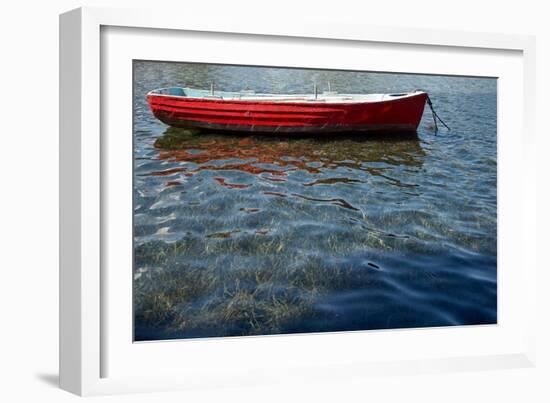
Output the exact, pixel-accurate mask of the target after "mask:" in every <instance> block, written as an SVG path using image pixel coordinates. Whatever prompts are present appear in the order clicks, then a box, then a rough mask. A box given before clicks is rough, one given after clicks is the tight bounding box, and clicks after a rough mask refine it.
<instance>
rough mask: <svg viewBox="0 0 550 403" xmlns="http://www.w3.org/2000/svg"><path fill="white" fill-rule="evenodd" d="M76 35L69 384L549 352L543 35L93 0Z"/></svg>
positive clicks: (69, 23)
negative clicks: (535, 155)
mask: <svg viewBox="0 0 550 403" xmlns="http://www.w3.org/2000/svg"><path fill="white" fill-rule="evenodd" d="M60 35H61V38H60V43H61V58H60V67H61V73H60V80H61V89H60V95H61V104H60V109H61V120H60V125H61V141H60V154H61V164H60V170H61V172H60V178H61V193H60V199H61V223H60V228H61V231H60V232H61V265H60V292H61V295H60V318H61V325H60V349H61V357H60V380H61V385H62V387H63V388H65V389H67V390H70V391H72V392H74V393H78V394H105V393H121V392H136V391H154V390H165V389H177V388H190V387H210V386H214V385H247V384H256V383H262V382H271V381H273V380H275V379H276V380H279V381H281V380H282V381H288V380H290V379H292V377H294V376H296V375H297V374H300V377H302V378H303V377H306V378H311V379H322V378H323V377H326V378H327V379H328V378H330V379H333V378H334V377H335V376H336V377H345V376H347V374H351V373H353V374H355V376H358V375H359V376H367V375H368V374H369V373H371V372H376V373H381V372H382V373H388V374H395V373H416V372H418V371H434V372H435V371H442V370H457V369H460V370H468V369H479V368H502V367H519V366H529V365H532V362H533V355H534V347H533V343H532V338H533V337H534V334H533V322H532V320H531V318H530V316H529V314H528V313H529V312H533V309H532V306H533V304H534V283H533V281H534V277H535V276H533V275H531V274H532V273H533V272H534V271H535V270H536V266H535V263H534V261H533V260H532V259H533V258H531V257H530V256H532V255H533V254H530V253H529V248H532V247H533V246H531V245H530V244H529V243H528V242H526V241H525V240H526V239H527V238H526V237H525V235H526V234H527V233H529V231H530V228H532V227H533V226H534V216H533V215H532V214H530V212H529V209H528V206H529V205H530V203H531V198H532V196H533V192H534V189H533V187H534V185H533V184H532V183H531V182H529V181H528V180H526V178H527V177H528V174H529V172H530V170H534V168H533V165H532V161H530V159H529V155H530V152H531V147H532V142H530V140H529V139H530V138H531V137H530V136H531V126H530V125H531V122H532V118H533V117H532V113H533V112H532V108H531V107H530V104H531V102H533V101H532V95H533V89H534V83H535V81H534V72H533V70H534V63H533V57H534V55H533V52H534V44H533V39H532V38H530V37H523V36H508V35H497V34H473V33H461V32H445V31H442V32H438V33H437V35H434V33H433V32H430V31H422V30H411V29H404V28H399V29H392V30H389V29H388V30H387V29H381V28H369V27H364V26H361V27H356V26H343V25H337V24H336V25H334V26H331V27H327V26H326V25H323V24H316V23H315V22H311V23H308V24H296V25H294V26H293V25H292V24H289V25H285V26H284V27H281V26H278V25H276V24H270V23H267V24H266V23H265V21H264V22H262V23H261V24H260V23H254V22H250V21H249V22H242V21H229V22H228V21H221V20H220V21H218V20H215V19H214V20H212V19H209V18H196V19H193V20H192V21H185V23H183V22H180V20H179V19H178V18H175V17H170V16H169V15H167V14H165V13H155V12H150V11H138V10H133V11H128V10H124V11H117V10H106V9H87V8H86V9H78V10H74V11H71V12H69V13H66V14H63V15H62V16H61V33H60ZM518 160H519V161H520V162H518ZM518 163H521V166H522V170H521V171H520V170H517V169H515V166H517V164H518ZM304 373H306V374H304Z"/></svg>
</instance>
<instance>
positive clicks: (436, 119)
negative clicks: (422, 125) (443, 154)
mask: <svg viewBox="0 0 550 403" xmlns="http://www.w3.org/2000/svg"><path fill="white" fill-rule="evenodd" d="M426 96H427V100H428V106H429V107H430V109H431V110H432V118H433V120H434V125H435V133H436V134H437V132H438V130H439V128H438V127H437V121H438V120H439V121H440V122H441V123H443V126H445V127H446V128H447V130H451V128H450V127H449V126H447V123H445V122H444V121H443V119H441V118H440V117H439V115H438V114H437V112H436V111H435V109H434V106H433V103H432V100H431V99H430V96H429V95H428V94H426Z"/></svg>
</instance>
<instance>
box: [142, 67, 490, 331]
mask: <svg viewBox="0 0 550 403" xmlns="http://www.w3.org/2000/svg"><path fill="white" fill-rule="evenodd" d="M212 81H215V82H216V87H217V88H218V89H220V90H228V91H238V90H241V89H244V88H250V89H254V90H256V91H257V92H272V93H303V92H311V89H312V87H313V83H314V82H316V83H317V84H318V85H320V86H321V83H325V82H327V81H331V83H332V89H333V90H337V91H339V92H347V93H354V92H355V93H361V92H401V91H407V90H412V89H416V88H422V89H424V90H427V91H428V92H429V94H430V97H431V98H432V100H433V101H434V104H435V106H436V108H437V111H438V113H439V114H440V116H441V117H442V118H443V119H444V120H445V121H446V122H447V123H448V124H449V125H450V126H451V127H452V131H451V132H446V131H445V130H443V131H440V132H439V134H438V135H437V136H436V135H434V131H433V124H432V120H431V114H430V113H429V109H428V110H426V111H425V113H424V117H423V119H422V122H421V124H420V127H419V130H418V135H417V136H408V137H403V136H398V135H395V136H385V137H380V136H378V137H372V136H368V137H367V136H364V135H355V136H346V137H342V136H336V137H334V136H332V137H326V136H325V137H302V138H292V137H262V136H236V135H227V134H216V133H208V134H207V133H192V132H189V131H186V130H182V129H174V128H170V127H167V126H165V125H164V124H162V123H161V122H160V121H158V120H156V119H155V118H154V117H153V115H152V113H151V112H150V110H149V108H148V105H147V102H146V99H145V94H146V93H147V91H149V90H151V89H155V88H159V87H166V86H176V85H180V86H189V87H196V88H209V87H210V82H212ZM496 161H497V160H496V80H495V79H481V78H464V77H439V76H420V75H397V74H375V73H362V72H333V71H314V70H293V69H275V68H246V67H236V66H214V65H199V64H175V63H152V62H136V63H135V65H134V166H135V176H134V209H135V210H134V310H135V321H134V325H135V339H136V340H159V339H171V338H189V337H211V336H237V335H251V334H274V333H294V332H322V331H342V330H367V329H387V328H404V327H424V326H449V325H473V324H491V323H496V317H497V309H496V305H497V297H496V291H497V285H496V261H497V259H496V243H497V237H496V227H497V220H496V202H497V201H496V180H497V165H496V164H497V163H496Z"/></svg>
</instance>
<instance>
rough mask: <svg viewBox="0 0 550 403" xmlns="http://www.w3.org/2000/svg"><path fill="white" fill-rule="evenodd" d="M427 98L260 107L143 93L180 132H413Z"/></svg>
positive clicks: (422, 95)
mask: <svg viewBox="0 0 550 403" xmlns="http://www.w3.org/2000/svg"><path fill="white" fill-rule="evenodd" d="M426 98H427V94H426V93H424V92H419V93H415V94H412V95H410V96H407V97H403V98H397V99H388V100H383V101H378V102H354V103H352V102H347V103H346V102H342V103H328V102H315V101H308V102H266V101H241V100H221V99H205V98H187V97H180V96H169V95H160V94H149V95H148V96H147V101H148V103H149V106H150V108H151V111H152V112H153V114H154V115H155V117H156V118H157V119H159V120H160V121H162V122H163V123H165V124H167V125H170V126H174V127H182V128H197V129H208V130H218V131H232V132H251V133H285V134H291V133H302V134H303V133H335V132H338V133H341V132H348V133H349V132H396V131H397V132H414V131H416V129H417V128H418V125H419V123H420V120H421V119H422V114H423V112H424V106H425V103H426Z"/></svg>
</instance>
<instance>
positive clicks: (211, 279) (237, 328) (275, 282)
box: [135, 235, 380, 336]
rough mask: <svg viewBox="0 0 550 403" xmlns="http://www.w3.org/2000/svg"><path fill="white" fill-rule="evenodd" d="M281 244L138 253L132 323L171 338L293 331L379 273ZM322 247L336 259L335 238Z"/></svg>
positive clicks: (211, 244)
mask: <svg viewBox="0 0 550 403" xmlns="http://www.w3.org/2000/svg"><path fill="white" fill-rule="evenodd" d="M243 238H244V239H243ZM222 239H223V240H222ZM287 242H288V240H287V241H285V240H284V239H279V238H272V239H268V238H265V237H261V236H258V235H245V236H241V237H238V236H236V237H231V236H228V237H220V238H219V240H216V241H210V240H203V241H201V240H199V239H198V238H188V239H185V240H181V241H178V242H175V243H173V244H168V243H163V242H154V243H151V244H145V245H142V246H140V247H138V248H137V249H136V258H137V260H139V261H140V262H141V263H148V266H145V267H140V268H138V269H137V270H136V274H135V309H136V319H137V320H138V321H139V322H143V323H147V324H148V325H149V326H152V327H155V326H166V325H168V328H169V329H170V331H171V332H173V334H174V335H177V334H178V333H179V332H183V333H190V334H193V333H200V334H209V333H210V334H212V335H218V336H222V335H248V334H275V333H281V332H284V331H289V330H290V331H291V330H292V328H293V326H296V325H297V323H298V322H299V320H300V318H302V317H304V316H308V317H311V316H314V315H315V309H314V306H315V303H316V302H317V301H318V298H319V297H322V296H323V295H325V294H327V293H329V292H330V291H331V290H338V289H340V290H341V289H346V288H351V287H356V286H358V285H360V284H361V283H363V284H368V283H370V282H371V281H373V278H372V275H375V274H376V273H375V272H372V270H379V269H380V267H379V266H378V265H376V264H374V263H372V262H368V263H367V264H363V263H361V264H360V265H359V266H361V267H359V266H358V263H357V262H355V263H353V262H350V263H349V264H341V262H336V261H334V262H332V263H331V262H327V261H323V259H321V258H320V257H315V256H304V253H305V252H304V251H300V250H297V249H296V248H293V247H291V246H290V245H289V244H288V243H287ZM325 244H326V246H327V247H328V248H330V247H332V249H333V251H334V252H340V253H341V254H342V252H343V251H342V248H341V244H340V243H338V242H337V240H336V239H335V238H334V237H329V238H328V239H326V242H325ZM355 247H357V244H356V245H355ZM288 249H290V251H289V250H288ZM349 249H352V247H350V248H349ZM283 253H284V254H285V257H284V258H281V257H280V256H279V254H283ZM189 259H192V260H194V261H203V262H204V264H203V265H194V266H191V265H189V264H186V261H188V260H189ZM289 261H292V262H294V264H290V265H289ZM209 328H211V329H209ZM220 328H222V329H224V330H223V332H222V334H220Z"/></svg>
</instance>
